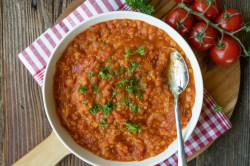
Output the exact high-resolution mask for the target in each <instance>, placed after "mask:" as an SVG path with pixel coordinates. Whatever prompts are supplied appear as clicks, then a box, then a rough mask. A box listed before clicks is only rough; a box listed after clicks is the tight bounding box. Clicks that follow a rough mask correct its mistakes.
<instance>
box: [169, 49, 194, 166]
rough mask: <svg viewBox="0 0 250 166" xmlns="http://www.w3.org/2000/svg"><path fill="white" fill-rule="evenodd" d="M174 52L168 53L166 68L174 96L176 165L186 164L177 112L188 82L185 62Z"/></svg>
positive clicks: (178, 113) (183, 165) (182, 165)
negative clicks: (168, 58)
mask: <svg viewBox="0 0 250 166" xmlns="http://www.w3.org/2000/svg"><path fill="white" fill-rule="evenodd" d="M173 50H174V52H172V53H171V54H170V63H169V69H168V83H169V87H170V91H171V93H172V95H173V96H174V110H175V120H176V128H177V141H178V166H186V165H187V161H186V158H185V151H184V143H183V137H182V132H181V121H180V112H179V106H178V102H179V95H180V94H181V93H182V92H183V91H184V90H185V89H186V87H187V85H188V82H189V74H188V68H187V64H186V62H185V61H184V59H183V57H182V56H181V54H180V53H179V52H178V51H176V50H175V49H173Z"/></svg>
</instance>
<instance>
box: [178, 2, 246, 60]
mask: <svg viewBox="0 0 250 166" xmlns="http://www.w3.org/2000/svg"><path fill="white" fill-rule="evenodd" d="M177 7H180V8H183V9H185V10H186V11H187V12H188V13H191V14H193V15H195V16H198V17H200V18H202V19H203V21H205V22H206V24H208V25H210V26H212V27H214V28H215V29H217V30H218V31H220V32H221V33H223V34H226V35H228V36H231V37H232V38H234V39H235V40H236V41H237V42H239V44H240V45H241V47H242V48H243V51H244V53H245V55H243V56H244V57H248V56H250V55H249V54H248V51H247V49H246V48H245V46H244V45H243V44H242V42H241V41H240V39H239V38H238V37H236V36H234V34H235V33H236V32H239V31H240V30H242V29H244V28H241V29H240V30H238V31H236V32H228V31H225V30H224V29H222V28H220V27H219V25H218V24H214V23H212V22H211V21H210V20H209V19H207V18H206V17H205V16H204V13H199V12H196V11H194V10H192V9H191V8H189V7H188V6H186V5H185V4H184V3H179V4H178V5H177Z"/></svg>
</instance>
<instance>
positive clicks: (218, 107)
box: [214, 104, 222, 112]
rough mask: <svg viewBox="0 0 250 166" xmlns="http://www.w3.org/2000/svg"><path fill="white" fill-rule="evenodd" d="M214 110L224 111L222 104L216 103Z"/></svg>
mask: <svg viewBox="0 0 250 166" xmlns="http://www.w3.org/2000/svg"><path fill="white" fill-rule="evenodd" d="M214 111H215V112H222V107H221V106H220V105H218V104H216V105H215V106H214Z"/></svg>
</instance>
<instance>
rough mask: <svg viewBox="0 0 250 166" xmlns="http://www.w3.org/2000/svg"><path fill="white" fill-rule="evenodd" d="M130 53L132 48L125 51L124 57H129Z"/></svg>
mask: <svg viewBox="0 0 250 166" xmlns="http://www.w3.org/2000/svg"><path fill="white" fill-rule="evenodd" d="M132 54H133V51H132V49H128V50H126V51H125V57H126V58H128V57H130V56H131V55H132Z"/></svg>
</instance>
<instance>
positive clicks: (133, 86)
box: [127, 78, 140, 94]
mask: <svg viewBox="0 0 250 166" xmlns="http://www.w3.org/2000/svg"><path fill="white" fill-rule="evenodd" d="M127 90H128V93H129V94H132V93H135V92H138V91H139V90H140V88H139V79H138V78H132V79H131V80H130V81H129V86H127Z"/></svg>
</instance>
